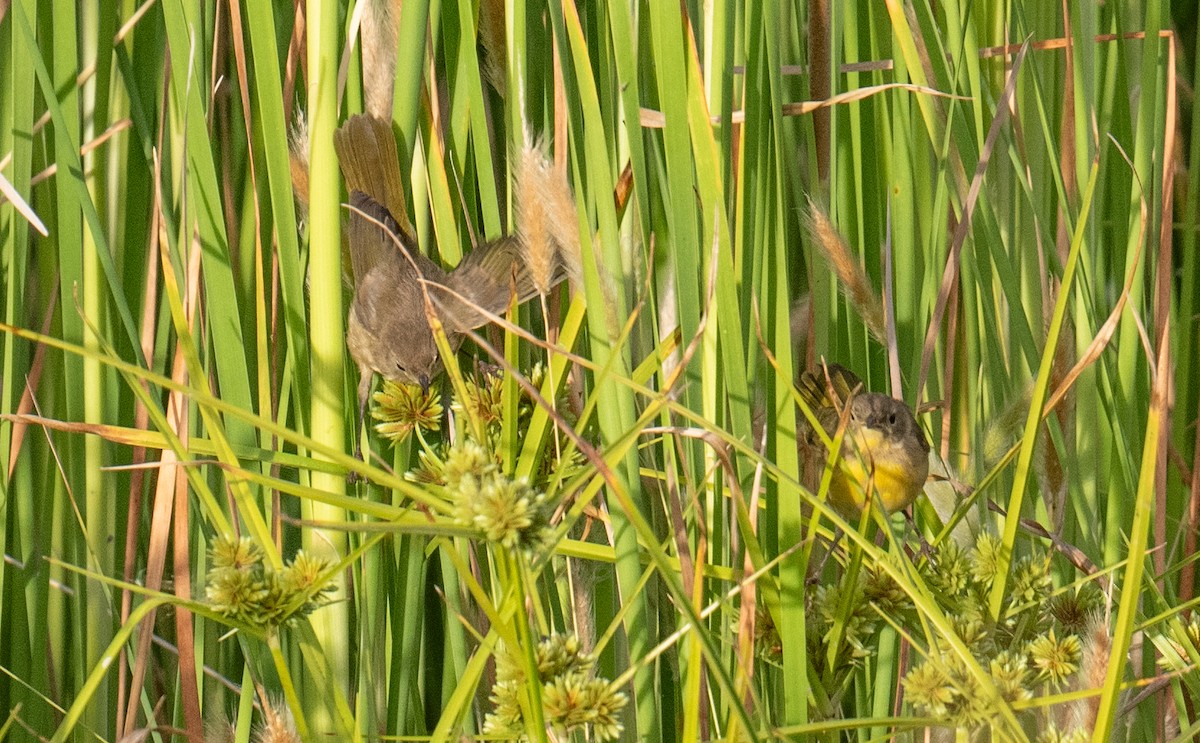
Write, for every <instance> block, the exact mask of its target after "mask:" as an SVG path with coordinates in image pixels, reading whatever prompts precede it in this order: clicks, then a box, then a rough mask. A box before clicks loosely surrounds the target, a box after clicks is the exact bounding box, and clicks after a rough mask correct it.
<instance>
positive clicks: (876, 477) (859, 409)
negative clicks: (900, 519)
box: [799, 364, 929, 520]
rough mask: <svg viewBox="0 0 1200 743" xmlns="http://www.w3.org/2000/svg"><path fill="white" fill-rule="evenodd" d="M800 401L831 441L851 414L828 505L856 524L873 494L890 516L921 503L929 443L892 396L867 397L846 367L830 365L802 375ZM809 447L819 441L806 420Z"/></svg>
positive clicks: (804, 429) (802, 425) (869, 394)
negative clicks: (911, 505) (919, 498)
mask: <svg viewBox="0 0 1200 743" xmlns="http://www.w3.org/2000/svg"><path fill="white" fill-rule="evenodd" d="M799 392H800V396H801V397H802V398H803V399H804V402H805V403H806V404H807V405H808V406H809V408H811V409H812V411H813V413H814V414H815V415H816V417H817V420H818V422H819V423H820V424H821V427H822V428H823V429H824V430H825V432H826V434H827V435H828V436H829V438H830V439H832V438H833V437H834V434H835V433H836V432H837V429H838V426H839V424H840V422H841V418H842V412H843V411H845V412H846V413H847V416H846V417H847V421H846V432H845V435H844V437H843V441H842V451H841V453H840V456H839V457H838V459H837V466H836V468H835V469H834V471H833V478H832V480H831V481H830V485H829V503H830V504H831V505H832V506H833V507H834V508H836V509H837V510H838V512H839V513H841V514H842V516H844V517H845V518H846V519H848V520H850V519H856V518H858V516H859V515H861V514H862V511H863V506H864V505H865V504H866V502H867V499H868V498H872V497H873V495H872V491H873V492H874V493H875V494H878V496H879V501H880V502H881V503H882V504H883V507H884V508H885V509H886V510H887V512H888V513H893V512H895V511H899V510H902V509H905V508H908V506H909V505H910V504H911V503H912V502H913V501H914V500H916V498H917V496H918V495H920V493H921V490H922V488H923V487H924V486H925V480H926V479H928V477H929V442H928V441H926V439H925V434H924V432H922V431H921V427H920V426H919V425H917V419H916V418H915V417H913V414H912V411H911V410H909V409H908V407H907V406H906V405H905V404H904V403H903V402H901V401H900V400H897V399H895V398H893V397H889V396H887V395H882V394H879V393H876V392H863V391H862V381H861V380H860V379H859V378H858V377H857V376H856V375H855V374H854V372H851V371H850V370H849V369H846V368H845V367H843V366H840V365H838V364H827V365H824V366H823V368H819V369H816V370H809V371H805V372H804V373H803V374H801V375H800V384H799ZM800 428H801V430H802V432H806V433H807V435H806V436H804V438H806V439H807V441H808V443H810V444H814V445H815V444H819V443H820V437H819V436H818V435H817V433H816V431H814V430H812V427H811V426H810V425H809V424H808V420H807V418H805V417H804V416H801V423H800Z"/></svg>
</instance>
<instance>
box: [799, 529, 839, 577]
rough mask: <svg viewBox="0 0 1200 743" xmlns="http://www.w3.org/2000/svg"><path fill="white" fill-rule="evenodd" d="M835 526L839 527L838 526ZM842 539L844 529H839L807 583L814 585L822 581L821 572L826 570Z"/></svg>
mask: <svg viewBox="0 0 1200 743" xmlns="http://www.w3.org/2000/svg"><path fill="white" fill-rule="evenodd" d="M834 528H835V529H837V527H834ZM841 539H842V530H841V529H837V532H836V533H835V534H834V535H833V541H832V542H830V543H829V549H828V550H826V551H825V554H823V555H821V562H820V563H819V564H818V565H817V569H816V570H814V571H813V572H812V574H811V575H809V577H808V580H807V581H805V584H806V585H810V586H812V585H816V584H817V583H820V582H821V573H824V572H825V565H826V564H827V563H828V562H829V558H830V556H831V555H833V553H834V552H836V551H837V546H838V542H839V541H841Z"/></svg>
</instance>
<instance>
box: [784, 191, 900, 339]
mask: <svg viewBox="0 0 1200 743" xmlns="http://www.w3.org/2000/svg"><path fill="white" fill-rule="evenodd" d="M804 222H805V227H806V228H807V230H808V233H809V234H810V235H811V236H812V238H813V241H814V242H815V243H816V246H817V248H818V250H820V252H821V255H822V256H823V257H824V258H825V262H826V263H828V264H829V267H830V268H831V269H833V273H834V275H835V276H837V280H838V285H839V286H840V287H841V288H842V291H843V293H845V295H846V299H848V300H850V304H851V305H853V306H854V309H855V310H857V312H858V314H859V316H860V317H861V318H862V321H863V323H865V324H866V326H867V330H869V331H871V335H873V336H875V338H876V339H877V340H879V342H880V343H884V344H886V343H887V332H886V329H885V322H884V315H883V306H882V305H881V304H880V302H879V296H878V295H877V294H876V293H875V289H874V287H872V286H871V282H870V280H869V279H868V278H867V274H866V272H865V271H863V268H862V266H860V265H859V264H858V261H856V260H855V259H854V255H853V254H852V253H851V250H850V246H849V245H848V244H847V243H846V239H845V238H844V237H842V234H841V233H840V232H838V230H837V228H836V227H834V226H833V223H832V222H830V221H829V216H828V215H826V214H825V212H824V211H823V210H822V209H821V208H820V207H818V206H817V204H816V203H815V202H814V201H813V200H812V199H809V201H808V213H807V214H806V215H805V220H804Z"/></svg>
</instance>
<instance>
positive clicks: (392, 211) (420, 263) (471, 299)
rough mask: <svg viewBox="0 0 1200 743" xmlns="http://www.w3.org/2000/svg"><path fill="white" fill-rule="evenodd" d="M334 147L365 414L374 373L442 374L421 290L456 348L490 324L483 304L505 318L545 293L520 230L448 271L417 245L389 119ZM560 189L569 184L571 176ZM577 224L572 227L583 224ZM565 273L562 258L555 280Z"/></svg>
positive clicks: (422, 379)
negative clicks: (344, 204)
mask: <svg viewBox="0 0 1200 743" xmlns="http://www.w3.org/2000/svg"><path fill="white" fill-rule="evenodd" d="M334 147H335V149H336V150H337V154H338V160H339V162H340V163H341V167H342V174H343V176H344V177H345V180H346V187H347V190H349V191H350V215H349V219H348V223H347V228H346V237H347V243H348V245H349V252H350V268H351V272H352V274H353V279H354V300H353V302H352V303H351V305H350V316H349V321H348V331H347V337H346V344H347V346H348V347H349V350H350V355H351V356H352V357H353V358H354V361H355V363H356V364H357V365H358V368H359V373H360V375H361V379H360V381H359V385H358V398H359V406H360V414H361V412H362V411H363V410H365V408H366V402H367V397H368V395H369V393H370V389H371V377H372V374H373V373H378V374H380V375H381V376H383V377H384V378H386V379H390V380H395V381H400V382H405V383H408V384H419V385H421V386H422V387H423V388H426V389H427V388H428V386H429V383H430V382H431V381H432V380H433V379H434V378H435V377H436V376H437V375H438V373H439V372H440V371H441V370H442V360H441V356H440V355H439V353H438V349H437V344H436V342H435V341H434V336H433V331H432V330H431V328H430V323H429V320H428V318H427V316H426V310H425V307H426V305H425V292H428V296H429V300H430V304H431V305H432V307H433V311H434V313H435V314H436V316H437V318H438V320H439V321H440V322H441V324H442V326H443V329H444V331H445V333H446V339H447V341H449V345H450V348H451V350H457V349H458V347H459V346H460V345H461V344H462V342H463V339H464V337H465V335H464V334H465V333H466V332H467V331H469V330H472V329H474V328H478V327H481V326H483V325H486V324H487V323H488V318H487V316H486V315H485V314H484V312H482V311H481V310H486V311H487V312H490V313H492V314H496V315H499V314H502V313H503V312H504V311H505V310H506V309H507V308H508V306H509V303H510V301H511V299H512V297H513V294H514V292H515V295H516V298H517V301H518V302H524V301H526V300H528V299H531V298H533V297H535V296H537V295H538V293H539V291H538V287H537V286H535V282H534V280H533V279H532V278H531V275H530V271H529V269H528V267H527V266H526V258H525V255H526V252H527V251H526V246H525V245H523V243H522V241H521V238H519V237H517V236H516V235H508V236H505V237H501V238H500V239H498V240H495V241H493V242H490V243H487V244H486V245H483V246H481V247H478V248H476V249H475V250H472V251H471V252H470V253H468V254H467V255H466V256H465V257H464V258H463V260H462V261H461V262H460V263H459V265H458V266H457V267H456V268H454V269H453V270H450V271H447V270H445V269H443V268H441V267H440V266H438V265H437V264H435V263H434V262H433V261H432V260H430V259H429V258H426V257H425V256H424V255H422V254H421V253H420V252H419V251H418V250H417V248H416V239H415V237H414V234H413V228H412V224H411V223H410V222H409V219H408V214H407V212H406V210H405V206H404V192H403V187H402V184H401V179H400V168H399V157H398V156H397V153H396V143H395V139H394V138H393V136H392V130H391V126H390V124H389V123H388V122H386V121H383V120H381V119H378V118H372V117H369V116H363V115H359V116H354V117H351V118H350V119H349V120H348V121H346V123H345V124H344V125H343V126H342V127H341V128H340V129H338V130H337V131H336V132H335V133H334ZM517 187H518V188H520V184H519V183H518V184H517ZM562 188H563V189H566V188H567V186H566V183H565V182H563V183H562ZM568 193H569V191H568ZM575 224H576V223H575V222H574V221H572V222H570V223H569V225H568V226H569V227H570V229H577V228H576V227H575ZM566 276H567V270H566V267H565V265H564V264H563V263H562V262H561V261H560V262H559V263H558V265H557V267H556V269H555V270H554V272H553V274H552V276H551V279H550V281H551V285H554V284H557V283H559V282H561V281H562V280H563V279H564V278H566Z"/></svg>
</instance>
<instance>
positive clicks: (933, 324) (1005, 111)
mask: <svg viewBox="0 0 1200 743" xmlns="http://www.w3.org/2000/svg"><path fill="white" fill-rule="evenodd" d="M1028 50H1029V42H1028V41H1026V42H1025V44H1024V45H1022V51H1021V52H1020V53H1019V54H1018V55H1017V58H1016V59H1015V60H1013V63H1012V67H1011V68H1010V69H1009V71H1008V81H1007V82H1006V83H1005V84H1004V90H1003V92H1001V94H1000V97H999V98H998V99H997V101H996V115H995V116H994V117H993V118H992V123H991V126H990V127H989V128H988V133H987V138H986V139H985V140H984V143H983V150H982V151H981V152H980V153H979V162H978V163H977V164H976V165H975V174H974V176H973V177H972V178H971V187H970V189H969V190H968V191H967V198H966V201H965V202H964V204H963V213H962V216H961V218H960V219H959V221H958V227H957V229H956V230H955V232H954V237H953V239H952V240H951V241H950V255H949V256H948V257H947V259H946V269H945V271H943V273H942V283H941V286H940V287H939V288H938V297H937V304H936V305H935V306H934V309H933V316H932V317H931V318H930V319H929V329H928V331H926V333H925V345H924V347H923V348H922V349H921V374H920V376H919V377H918V378H917V397H918V398H919V397H920V396H921V393H922V391H923V390H924V389H925V381H926V379H928V376H929V364H930V362H931V361H932V360H933V347H934V343H935V342H936V341H937V338H938V335H939V334H940V333H941V329H942V320H943V318H944V317H945V316H946V308H947V306H948V304H949V302H950V292H951V289H952V285H953V284H954V282H955V281H957V279H958V273H959V269H960V268H961V265H960V263H959V259H960V258H961V256H962V247H963V243H964V242H965V241H966V239H967V232H968V231H969V230H970V227H971V217H972V215H973V214H974V213H975V204H976V203H977V202H978V201H979V191H980V189H981V188H982V187H983V176H984V173H986V172H987V166H988V163H989V162H990V161H991V156H992V152H993V151H994V150H995V148H996V140H997V139H998V138H999V137H1000V130H1001V129H1003V128H1004V124H1005V122H1007V121H1008V118H1009V115H1010V111H1011V107H1012V104H1013V95H1014V94H1015V92H1016V89H1017V74H1018V73H1019V72H1020V70H1021V63H1022V61H1024V59H1025V54H1026V53H1027V52H1028Z"/></svg>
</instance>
